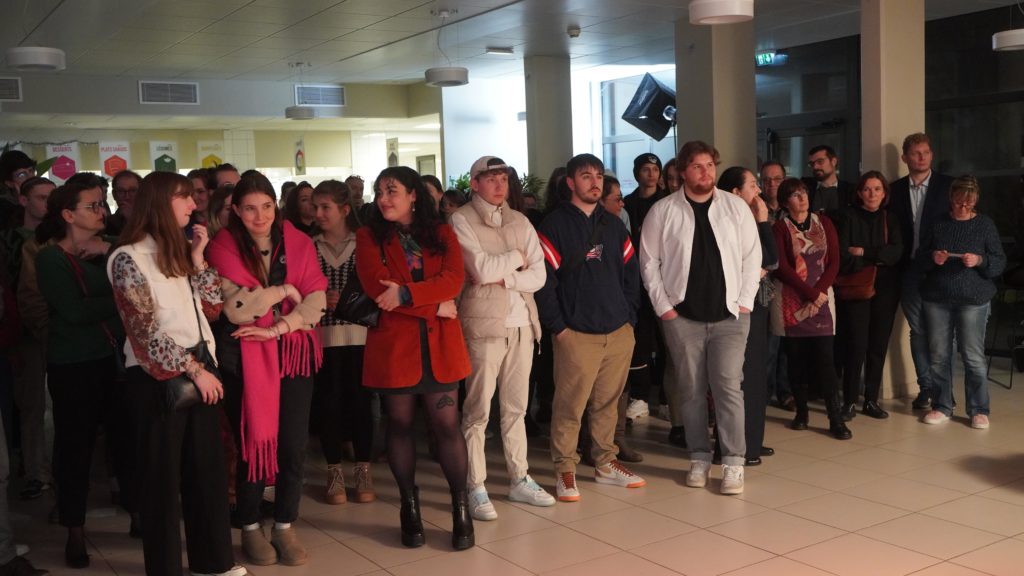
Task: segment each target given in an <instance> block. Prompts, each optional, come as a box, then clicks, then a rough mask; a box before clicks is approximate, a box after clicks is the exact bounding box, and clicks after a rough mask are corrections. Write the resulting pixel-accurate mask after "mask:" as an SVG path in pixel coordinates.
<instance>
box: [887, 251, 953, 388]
mask: <svg viewBox="0 0 1024 576" xmlns="http://www.w3.org/2000/svg"><path fill="white" fill-rule="evenodd" d="M922 280H924V276H922V275H921V274H920V273H918V272H915V271H913V270H908V271H907V272H906V273H904V275H903V295H902V296H903V297H902V298H901V299H900V305H901V306H902V307H903V315H904V316H906V317H907V324H909V325H910V357H911V359H912V360H913V361H914V371H915V372H917V385H918V387H919V388H920V389H921V392H924V393H927V394H929V395H930V396H934V394H933V393H932V390H931V388H932V379H931V374H930V370H931V361H930V360H929V354H928V350H929V348H930V339H929V338H928V330H927V329H926V326H925V318H924V311H923V302H922V300H921V281H922ZM949 348H950V349H951V348H952V338H950V346H949ZM952 377H953V374H952V372H950V374H949V378H950V379H952Z"/></svg>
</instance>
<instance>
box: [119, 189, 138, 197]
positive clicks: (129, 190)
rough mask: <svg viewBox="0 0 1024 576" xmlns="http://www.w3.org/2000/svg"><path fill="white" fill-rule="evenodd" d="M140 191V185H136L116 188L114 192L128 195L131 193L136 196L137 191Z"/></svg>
mask: <svg viewBox="0 0 1024 576" xmlns="http://www.w3.org/2000/svg"><path fill="white" fill-rule="evenodd" d="M138 191H139V188H138V187H135V188H114V193H115V194H120V195H121V196H127V195H129V194H131V195H132V196H134V195H135V194H136V193H138Z"/></svg>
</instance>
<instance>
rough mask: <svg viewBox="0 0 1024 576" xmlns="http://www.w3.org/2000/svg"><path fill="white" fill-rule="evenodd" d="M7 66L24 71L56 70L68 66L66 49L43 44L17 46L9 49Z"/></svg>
mask: <svg viewBox="0 0 1024 576" xmlns="http://www.w3.org/2000/svg"><path fill="white" fill-rule="evenodd" d="M7 66H8V67H10V68H14V69H15V70H21V71H24V72H30V71H48V72H55V71H58V70H63V69H64V68H66V64H65V57H64V51H63V50H61V49H59V48H46V47H43V46H15V47H14V48H8V49H7Z"/></svg>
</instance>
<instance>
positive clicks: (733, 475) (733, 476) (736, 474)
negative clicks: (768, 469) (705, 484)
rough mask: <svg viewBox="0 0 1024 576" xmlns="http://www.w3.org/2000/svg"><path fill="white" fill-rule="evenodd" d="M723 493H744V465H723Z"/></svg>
mask: <svg viewBox="0 0 1024 576" xmlns="http://www.w3.org/2000/svg"><path fill="white" fill-rule="evenodd" d="M721 492H722V494H742V493H743V466H729V465H728V464H723V465H722V490H721Z"/></svg>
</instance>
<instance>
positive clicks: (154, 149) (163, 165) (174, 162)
mask: <svg viewBox="0 0 1024 576" xmlns="http://www.w3.org/2000/svg"><path fill="white" fill-rule="evenodd" d="M149 157H150V158H151V159H152V162H153V170H154V171H156V172H177V171H178V143H177V142H174V141H171V140H153V141H150V143H149Z"/></svg>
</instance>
